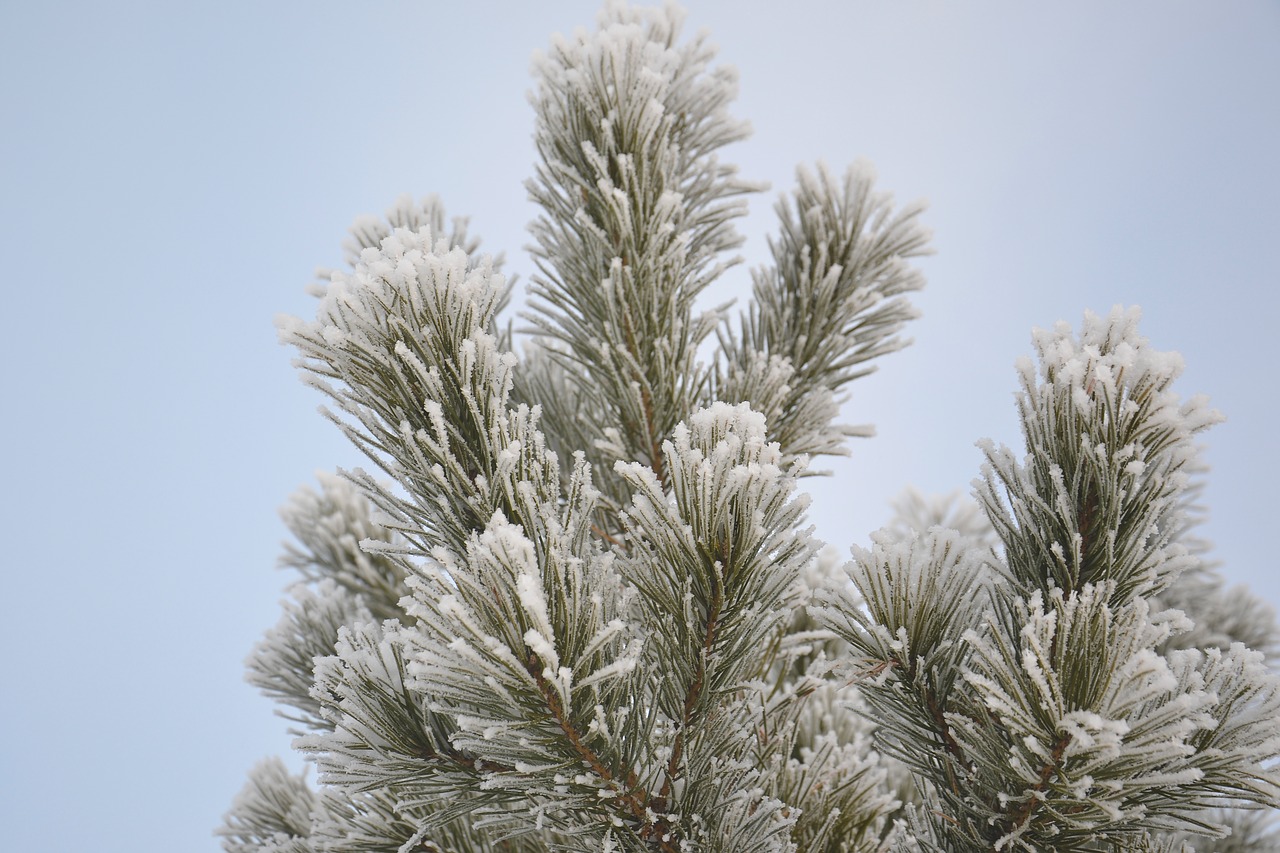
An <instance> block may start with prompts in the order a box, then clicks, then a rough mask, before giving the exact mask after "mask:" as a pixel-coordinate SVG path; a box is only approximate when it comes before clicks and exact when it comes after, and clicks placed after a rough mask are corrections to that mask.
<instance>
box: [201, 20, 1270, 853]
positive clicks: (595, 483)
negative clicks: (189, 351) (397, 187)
mask: <svg viewBox="0 0 1280 853" xmlns="http://www.w3.org/2000/svg"><path fill="white" fill-rule="evenodd" d="M713 60H714V56H713V52H712V50H711V49H710V47H709V46H708V45H707V43H706V41H705V40H703V39H700V38H698V39H693V40H690V41H684V40H681V38H680V13H679V11H678V10H677V9H675V8H674V7H671V6H668V7H665V8H662V9H632V8H629V7H626V6H623V5H619V4H610V5H608V6H607V7H606V8H605V10H604V11H603V13H602V14H601V19H600V25H599V28H598V29H597V30H596V31H594V32H587V31H578V32H576V33H574V34H573V35H572V36H570V37H568V38H559V39H557V40H556V41H555V42H554V43H553V45H552V47H551V49H550V51H549V52H547V53H546V54H545V55H542V56H541V57H540V58H539V59H538V61H537V63H536V73H537V80H538V82H537V88H536V91H535V92H534V94H533V96H532V101H533V107H534V110H535V113H536V121H537V123H536V130H535V135H534V138H535V141H536V146H537V150H538V154H539V157H540V163H539V166H538V168H537V172H536V175H535V177H534V178H533V179H532V180H531V181H530V183H529V185H528V188H529V192H530V195H531V197H532V198H533V200H534V201H536V202H537V204H538V205H539V206H540V209H541V213H540V215H539V217H538V218H537V220H536V221H535V222H534V223H533V225H532V236H533V239H534V247H533V254H534V260H535V264H536V267H537V272H536V274H535V275H534V276H533V277H532V284H531V287H530V301H529V308H528V310H527V312H526V313H525V314H524V315H523V316H524V318H525V321H526V323H527V326H528V334H527V337H526V339H524V340H523V341H521V345H520V348H519V352H517V344H516V342H515V341H514V340H513V337H512V335H511V333H510V332H509V331H505V330H504V329H503V327H502V326H501V325H500V323H499V314H500V312H501V311H502V310H503V308H504V306H505V305H506V302H507V297H508V289H509V288H508V284H507V280H506V279H505V278H504V276H503V275H502V273H501V272H500V259H495V258H490V257H488V256H484V255H481V254H480V253H479V249H478V242H477V241H476V240H475V239H474V238H472V237H470V236H469V235H468V234H467V232H466V227H465V222H464V221H457V222H455V223H454V224H453V225H452V227H450V228H446V226H445V216H444V211H443V208H442V207H441V205H440V204H439V202H438V201H436V200H435V199H427V200H425V201H423V202H421V203H415V202H412V201H410V200H407V199H405V200H402V201H401V202H399V203H398V204H397V205H396V206H395V207H394V208H393V209H392V210H391V211H389V213H388V214H387V216H386V217H385V218H384V219H381V220H379V219H365V220H361V221H360V222H358V223H357V225H356V226H355V227H354V228H353V229H352V235H351V239H350V241H349V243H348V245H347V265H346V267H345V268H344V269H342V270H339V271H335V272H333V273H331V274H329V275H327V276H326V278H325V279H324V280H323V281H322V282H321V283H320V284H319V285H317V286H316V287H315V289H314V292H315V295H316V296H317V298H318V304H317V307H316V312H315V316H314V318H311V319H298V318H286V319H284V320H282V321H281V322H280V336H281V339H282V340H283V342H284V343H286V344H288V345H289V346H291V347H292V348H293V349H294V350H295V351H296V353H297V364H298V366H299V368H300V370H301V372H302V375H303V378H304V380H305V381H306V382H308V383H309V384H310V385H312V386H313V387H314V388H316V389H317V390H319V391H320V392H321V393H322V394H323V395H324V396H325V397H326V398H327V400H328V408H327V409H326V414H327V416H328V418H329V419H330V420H331V421H332V422H333V423H335V424H336V425H337V426H338V428H339V429H341V430H342V431H343V433H344V434H345V435H346V436H347V437H348V438H349V439H350V440H351V441H352V442H353V443H354V444H355V445H356V446H357V447H359V448H360V449H361V450H362V451H363V452H364V453H365V454H366V455H367V456H368V458H369V460H370V462H371V465H372V466H373V467H372V470H371V471H364V470H354V471H344V472H339V473H338V474H335V475H326V476H323V477H321V478H320V482H319V485H318V490H312V489H305V490H303V491H301V492H300V493H299V494H298V495H296V496H295V497H294V499H293V500H292V502H291V503H290V504H289V506H288V507H287V509H286V510H285V513H284V517H285V521H286V523H287V525H288V527H289V529H290V530H291V531H292V533H293V534H294V536H295V539H296V542H295V543H294V544H292V545H290V546H288V549H287V551H286V553H285V556H284V560H283V562H284V565H285V566H287V567H288V568H290V569H292V570H295V571H296V572H297V573H298V575H299V580H298V582H297V584H296V585H295V586H293V587H292V588H291V590H290V599H289V600H288V601H286V603H285V605H284V613H283V616H282V618H281V620H280V622H279V624H278V625H277V626H276V627H275V628H273V629H271V630H270V631H269V632H268V633H267V635H266V636H265V637H264V639H263V640H262V642H261V643H260V644H259V645H258V646H257V648H255V650H254V651H253V653H252V654H251V655H250V658H249V662H248V666H249V680H250V681H251V682H252V683H253V684H254V685H256V686H257V687H259V688H260V689H261V690H263V691H264V692H265V693H266V694H267V695H268V696H270V697H272V698H273V699H275V700H277V701H278V702H280V704H281V706H282V709H283V710H282V713H283V714H284V715H285V716H286V717H287V718H288V719H290V720H291V721H292V722H293V723H294V725H295V726H296V735H297V739H296V740H295V742H294V745H295V747H296V748H297V749H299V750H300V751H301V752H302V754H303V755H304V756H305V758H306V760H307V762H308V763H309V764H310V766H311V767H313V768H314V778H313V779H311V780H308V779H307V778H305V775H295V774H292V773H290V772H289V771H288V770H287V769H286V767H285V765H284V764H283V763H282V762H281V761H279V760H278V759H271V760H268V761H265V762H263V763H261V764H259V765H258V766H257V767H255V768H254V769H253V771H252V772H251V774H250V778H249V782H248V784H247V785H246V786H245V788H244V790H243V791H242V792H241V793H240V794H239V796H238V797H237V798H236V800H235V802H234V804H233V806H232V808H231V811H230V812H229V813H228V815H227V817H226V820H225V823H224V825H223V827H222V828H221V829H220V830H219V833H220V835H221V836H222V838H223V843H224V848H225V849H226V850H227V851H228V853H251V851H252V853H266V851H272V853H284V852H285V851H289V853H320V851H385V852H386V853H392V851H400V853H411V851H424V852H425V851H432V853H471V852H472V851H479V852H480V853H484V852H485V851H513V852H514V851H519V853H525V852H526V851H528V853H533V852H534V851H552V850H555V851H633V853H639V851H665V853H675V851H706V853H715V852H716V851H722V853H755V852H756V851H759V853H765V851H803V852H804V853H819V851H822V852H823V853H825V852H826V851H831V853H837V851H840V852H841V853H871V851H885V850H897V851H908V850H936V851H1005V850H1008V851H1019V850H1020V851H1037V850H1080V851H1156V850H1159V851H1173V850H1210V849H1217V850H1237V849H1239V850H1246V849H1247V850H1263V849H1271V847H1270V846H1268V845H1269V844H1270V843H1271V842H1269V841H1268V835H1267V826H1266V823H1267V822H1266V819H1265V817H1266V813H1265V811H1258V810H1259V809H1262V810H1267V809H1273V808H1275V807H1276V806H1277V805H1278V804H1280V790H1278V788H1277V785H1278V784H1280V776H1277V773H1276V770H1275V761H1276V758H1277V756H1278V755H1280V681H1277V678H1276V677H1275V675H1273V674H1272V672H1271V671H1270V670H1269V669H1268V667H1267V665H1266V662H1265V660H1264V658H1263V653H1264V652H1266V651H1267V650H1269V648H1270V646H1271V644H1272V641H1273V636H1274V622H1273V618H1272V616H1271V614H1270V612H1269V611H1268V610H1267V609H1266V608H1265V607H1263V606H1262V605H1261V604H1259V603H1256V602H1253V603H1251V604H1249V606H1247V607H1241V606H1238V605H1230V604H1229V603H1228V602H1229V599H1228V598H1227V596H1226V595H1225V594H1224V593H1223V592H1222V590H1221V582H1220V580H1219V579H1218V578H1217V576H1216V575H1215V574H1214V573H1213V568H1212V566H1211V565H1210V564H1209V563H1207V562H1206V560H1205V558H1204V546H1203V544H1202V543H1200V542H1199V540H1197V539H1196V538H1195V536H1194V522H1195V520H1196V517H1197V513H1198V505H1197V504H1196V476H1197V475H1198V472H1199V465H1198V462H1197V448H1196V445H1195V441H1196V440H1197V436H1199V435H1200V433H1201V432H1202V431H1203V430H1204V429H1206V428H1207V427H1209V426H1210V425H1211V424H1212V423H1214V422H1215V420H1216V419H1217V417H1218V416H1217V414H1216V413H1215V412H1214V411H1213V410H1212V409H1210V408H1209V407H1208V405H1207V404H1206V403H1205V401H1204V400H1202V399H1200V398H1193V399H1190V400H1183V399H1181V398H1180V397H1179V396H1178V395H1177V394H1176V393H1175V392H1174V391H1173V390H1172V386H1173V383H1174V380H1175V379H1176V378H1177V376H1178V374H1179V372H1180V370H1181V363H1180V360H1179V359H1178V357H1177V356H1176V355H1174V354H1170V353H1165V352H1160V351H1158V350H1156V349H1154V348H1152V347H1151V345H1150V344H1149V343H1148V341H1147V340H1146V339H1144V338H1143V337H1142V336H1141V335H1140V334H1139V332H1138V330H1137V322H1138V314H1137V312H1136V310H1121V309H1117V310H1115V311H1113V312H1111V313H1110V314H1109V315H1107V316H1097V315H1093V314H1086V316H1085V320H1084V323H1083V325H1082V327H1081V328H1080V329H1079V330H1078V331H1075V330H1072V329H1071V328H1070V327H1067V326H1065V325H1063V326H1059V327H1056V328H1054V329H1053V330H1050V331H1043V332H1038V333H1037V334H1036V337H1035V339H1034V345H1035V351H1036V352H1035V355H1036V358H1035V359H1034V360H1031V359H1028V360H1026V361H1025V362H1023V363H1021V364H1020V365H1019V367H1018V375H1019V380H1020V383H1021V390H1020V393H1019V396H1018V414H1019V417H1020V420H1021V423H1022V428H1023V435H1024V439H1025V447H1024V448H1022V450H1021V452H1018V453H1015V452H1014V451H1012V450H1010V449H1008V448H1004V447H995V446H993V445H990V444H987V445H983V452H984V454H985V458H986V464H985V466H984V469H983V471H982V474H981V476H980V477H979V478H978V479H977V480H976V481H975V496H976V499H977V501H976V503H973V504H966V503H955V502H951V503H947V502H931V501H930V500H928V499H925V498H922V497H920V496H915V495H908V496H907V497H906V498H905V499H904V500H903V501H902V503H901V505H900V507H899V513H898V518H897V520H896V521H895V523H894V524H893V525H891V526H890V527H888V528H886V529H884V530H882V531H880V532H878V533H876V534H873V536H872V537H871V542H870V544H869V546H868V547H865V548H855V549H854V551H853V559H852V560H851V561H850V562H848V563H847V564H845V565H841V564H840V560H839V558H838V557H835V556H833V554H832V551H831V549H829V548H824V547H823V545H822V543H820V542H818V541H816V540H815V539H814V537H813V536H812V534H811V531H810V529H809V528H807V527H806V526H805V513H806V508H807V502H806V498H805V496H804V495H803V493H802V492H801V491H800V490H799V488H798V486H799V483H800V479H801V478H802V477H804V476H807V475H810V474H813V473H818V472H816V471H815V470H813V469H812V468H811V467H810V466H811V463H812V461H813V460H814V459H815V458H816V457H819V456H822V455H833V454H841V453H845V452H847V450H846V441H847V439H848V438H850V437H853V436H857V435H862V434H865V433H866V430H865V429H863V428H856V427H850V426H847V425H842V424H839V423H836V419H837V417H838V416H839V411H840V407H841V404H842V403H843V402H844V400H845V399H846V397H847V393H848V389H849V386H850V383H852V382H853V381H854V380H856V379H858V378H859V377H861V376H864V375H866V374H867V373H868V372H870V371H871V370H873V369H874V368H875V366H876V361H877V359H879V358H880V357H882V356H884V355H886V354H889V353H892V352H893V351H895V350H897V349H899V348H901V347H902V346H903V345H904V344H905V340H904V338H903V337H902V336H901V331H902V329H903V327H904V325H905V324H906V323H907V322H909V321H910V320H911V319H912V318H913V317H914V310H913V309H912V307H911V305H910V303H909V302H908V297H909V294H910V293H912V292H913V291H915V290H918V289H919V288H920V287H921V286H922V285H923V278H922V277H921V275H920V273H919V271H918V270H917V269H915V268H914V267H913V266H912V260H913V259H914V258H916V257H918V256H919V255H921V254H923V253H924V252H926V251H927V243H928V233H927V231H926V230H925V229H924V228H923V227H922V226H921V224H920V221H919V216H920V212H921V210H920V208H919V207H918V206H909V207H906V208H895V207H894V205H893V202H892V200H891V199H890V198H889V197H888V196H887V195H885V194H883V193H880V192H877V191H876V190H875V189H874V186H873V184H874V178H873V175H872V173H871V171H870V169H869V168H868V167H865V166H858V167H854V168H853V169H851V170H850V171H849V172H848V173H847V174H846V175H845V176H844V177H843V178H837V177H835V176H834V175H833V174H832V173H830V172H829V171H828V170H827V169H825V168H823V167H818V168H817V169H814V170H805V169H802V170H800V172H799V174H798V180H797V186H796V188H795V190H793V191H792V192H791V193H790V194H788V195H787V196H786V197H784V198H783V200H782V201H780V202H779V204H778V214H779V229H778V234H777V236H776V237H775V238H774V239H773V240H772V241H771V250H772V260H771V262H770V263H768V264H767V265H765V266H762V267H760V268H758V269H756V270H755V271H754V272H753V274H752V281H753V294H752V298H751V300H750V302H749V304H748V306H747V308H746V310H745V311H744V312H743V313H742V314H740V315H733V314H731V313H730V312H729V311H728V310H727V309H726V308H713V309H710V310H699V308H698V307H697V306H698V297H699V296H700V295H701V294H702V293H703V291H704V290H705V289H706V288H707V286H708V285H709V284H710V283H711V282H713V281H715V280H716V279H717V278H718V277H719V276H720V275H722V274H723V272H724V271H725V270H726V269H727V268H729V267H730V266H732V265H733V264H735V263H737V262H738V259H737V258H734V257H730V256H728V253H729V252H731V251H732V250H733V249H734V248H735V247H737V246H738V245H739V244H740V242H741V241H740V238H739V237H738V235H737V233H736V232H735V230H734V221H735V220H736V219H737V218H738V217H740V216H742V215H743V214H744V213H745V202H744V199H745V195H746V194H747V193H750V192H754V191H756V190H758V189H759V187H757V186H755V185H753V184H750V183H748V182H746V181H743V180H742V179H740V178H739V177H738V176H737V173H736V171H735V169H734V168H733V167H731V166H729V165H726V164H724V163H722V162H721V161H720V159H719V152H720V149H721V148H723V147H724V146H725V145H728V144H729V143H732V142H734V141H736V140H739V139H742V138H743V137H744V136H745V135H746V132H747V131H746V126H745V125H744V124H743V123H742V122H740V121H738V120H736V119H734V118H732V117H731V115H730V114H729V106H730V103H731V101H732V99H733V96H734V94H735V79H734V75H733V72H732V71H731V70H730V69H729V68H727V67H725V66H717V65H714V64H713Z"/></svg>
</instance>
